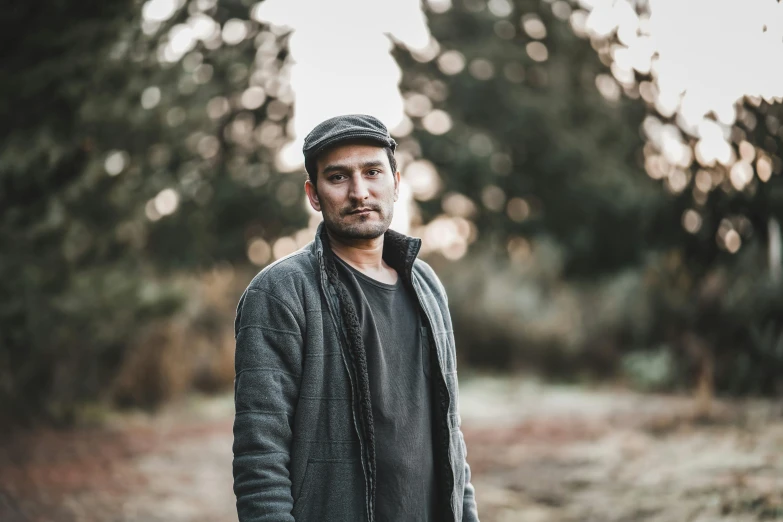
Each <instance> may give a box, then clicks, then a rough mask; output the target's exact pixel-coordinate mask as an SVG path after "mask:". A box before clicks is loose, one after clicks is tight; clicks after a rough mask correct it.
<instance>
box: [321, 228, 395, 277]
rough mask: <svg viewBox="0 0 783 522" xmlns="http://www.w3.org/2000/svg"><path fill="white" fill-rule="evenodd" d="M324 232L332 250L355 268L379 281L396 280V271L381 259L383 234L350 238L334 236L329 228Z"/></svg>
mask: <svg viewBox="0 0 783 522" xmlns="http://www.w3.org/2000/svg"><path fill="white" fill-rule="evenodd" d="M326 234H327V235H328V236H329V244H330V246H331V248H332V252H334V254H335V255H336V256H337V257H339V258H340V259H342V260H343V261H345V262H346V263H348V264H349V265H351V266H352V267H354V268H355V269H356V270H358V271H360V272H362V273H363V274H366V275H368V276H369V277H372V278H373V279H376V280H378V281H381V282H385V283H394V282H396V281H397V271H396V270H394V269H393V268H392V267H390V266H389V265H388V264H387V263H386V262H385V261H384V260H383V237H384V236H383V235H380V236H378V237H376V238H374V239H358V240H350V239H345V238H339V237H335V236H334V235H333V234H332V233H331V232H330V231H329V229H327V230H326Z"/></svg>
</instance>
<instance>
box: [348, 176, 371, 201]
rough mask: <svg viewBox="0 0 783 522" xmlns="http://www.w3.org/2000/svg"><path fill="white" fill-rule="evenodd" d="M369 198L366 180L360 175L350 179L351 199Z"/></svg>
mask: <svg viewBox="0 0 783 522" xmlns="http://www.w3.org/2000/svg"><path fill="white" fill-rule="evenodd" d="M369 196H370V190H369V186H368V184H367V180H365V179H364V176H362V175H361V173H359V174H356V175H355V176H353V177H352V178H351V197H352V198H354V199H367V198H368V197H369Z"/></svg>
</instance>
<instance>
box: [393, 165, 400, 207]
mask: <svg viewBox="0 0 783 522" xmlns="http://www.w3.org/2000/svg"><path fill="white" fill-rule="evenodd" d="M399 197H400V171H399V170H398V171H397V172H395V173H394V201H397V198H399Z"/></svg>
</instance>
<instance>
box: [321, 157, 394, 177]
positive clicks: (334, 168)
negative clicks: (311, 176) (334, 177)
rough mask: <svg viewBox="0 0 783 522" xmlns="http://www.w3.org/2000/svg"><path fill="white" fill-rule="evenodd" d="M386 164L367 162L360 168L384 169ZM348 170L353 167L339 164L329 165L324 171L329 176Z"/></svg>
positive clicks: (374, 161)
mask: <svg viewBox="0 0 783 522" xmlns="http://www.w3.org/2000/svg"><path fill="white" fill-rule="evenodd" d="M383 166H384V163H383V162H382V161H380V160H372V161H365V162H364V163H362V164H361V165H359V167H360V168H361V169H362V170H364V169H367V168H370V167H383ZM346 170H351V166H350V165H347V164H343V165H340V164H339V163H336V164H332V165H327V166H326V167H324V170H323V171H322V172H323V173H324V174H329V173H331V172H344V171H346Z"/></svg>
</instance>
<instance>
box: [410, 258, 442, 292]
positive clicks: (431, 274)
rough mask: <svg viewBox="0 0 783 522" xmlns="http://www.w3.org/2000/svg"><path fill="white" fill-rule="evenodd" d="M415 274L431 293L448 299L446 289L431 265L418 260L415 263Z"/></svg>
mask: <svg viewBox="0 0 783 522" xmlns="http://www.w3.org/2000/svg"><path fill="white" fill-rule="evenodd" d="M413 274H414V276H415V277H416V278H417V279H418V280H419V282H420V283H421V284H422V285H423V286H424V287H425V288H427V289H428V290H429V291H430V293H432V294H435V295H440V296H442V297H443V298H444V299H445V298H446V289H445V288H444V287H443V284H442V283H441V282H440V279H439V278H438V275H437V274H436V273H435V270H433V268H432V267H431V266H430V265H429V263H427V262H426V261H424V260H422V259H419V258H416V260H415V261H414V262H413Z"/></svg>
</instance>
